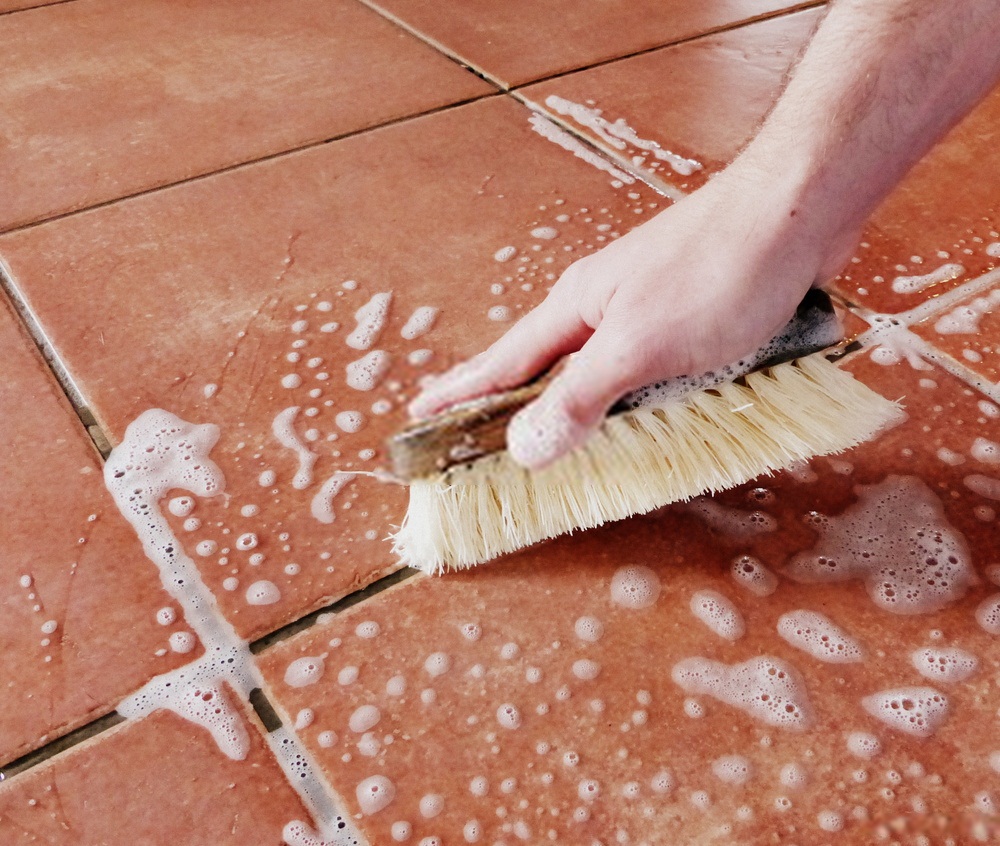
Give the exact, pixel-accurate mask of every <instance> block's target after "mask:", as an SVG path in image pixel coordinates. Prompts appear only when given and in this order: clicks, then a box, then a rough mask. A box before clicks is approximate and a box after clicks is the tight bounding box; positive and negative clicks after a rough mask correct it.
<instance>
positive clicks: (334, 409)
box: [0, 98, 665, 639]
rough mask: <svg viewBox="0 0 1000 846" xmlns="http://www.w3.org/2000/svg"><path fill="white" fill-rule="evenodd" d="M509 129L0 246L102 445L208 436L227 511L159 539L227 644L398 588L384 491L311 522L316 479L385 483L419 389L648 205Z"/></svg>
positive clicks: (389, 144) (484, 126)
mask: <svg viewBox="0 0 1000 846" xmlns="http://www.w3.org/2000/svg"><path fill="white" fill-rule="evenodd" d="M536 117H537V116H536ZM530 118H531V113H530V112H529V111H528V110H526V109H525V108H523V107H522V106H520V105H519V104H517V103H515V102H513V101H512V100H510V99H506V98H505V99H500V98H494V99H490V100H485V101H480V102H477V103H473V104H470V105H467V106H463V107H461V108H458V109H454V110H449V111H447V112H442V113H439V114H436V115H433V116H428V117H425V118H418V119H415V120H412V121H408V122H406V123H403V124H399V125H396V126H393V127H386V128H383V129H379V130H375V131H373V132H370V133H367V134H365V135H361V136H357V137H354V138H350V139H344V140H342V141H339V142H336V143H334V144H330V145H324V146H323V147H320V148H315V149H311V150H307V151H302V152H300V153H296V154H293V155H290V156H286V157H282V158H278V159H273V160H271V161H268V162H264V163H260V164H256V165H253V166H248V167H246V168H241V169H238V170H234V171H230V172H228V173H225V174H220V175H216V176H213V177H211V178H209V179H205V180H200V181H197V182H193V183H189V184H186V185H183V186H176V187H174V188H170V189H166V190H164V191H161V192H157V193H154V194H150V195H146V196H143V197H138V198H133V199H131V200H128V201H124V202H120V203H115V204H112V205H109V206H107V207H105V208H102V209H98V210H93V211H90V212H86V213H83V214H79V215H73V216H71V217H68V218H65V219H62V220H59V221H54V222H51V223H48V224H45V225H42V226H39V227H35V228H32V229H30V230H26V231H24V232H19V233H12V234H8V235H7V236H4V237H2V238H0V254H2V255H3V256H4V258H5V260H6V261H7V263H8V264H9V266H10V268H11V271H12V275H13V277H14V279H15V282H16V284H17V285H18V286H19V288H20V289H21V290H22V291H23V293H24V294H25V296H26V297H27V299H28V300H29V301H30V303H31V307H32V308H33V309H34V310H35V313H36V314H37V315H38V316H39V319H40V321H41V324H42V325H43V326H44V328H45V331H46V333H47V335H48V337H49V338H50V339H51V341H52V343H53V345H54V347H55V348H56V350H57V351H58V353H59V355H60V356H61V358H62V360H63V361H64V362H65V363H66V365H67V367H68V369H69V370H70V372H71V373H72V374H73V376H74V378H75V380H76V382H77V384H78V385H79V386H80V388H81V391H82V392H83V394H84V396H85V398H86V401H87V402H88V404H89V405H90V407H91V409H92V410H93V412H94V413H95V415H96V416H97V417H98V419H99V420H100V421H101V422H102V423H103V424H104V425H105V426H106V428H107V430H108V431H109V432H110V433H111V436H112V439H113V440H115V441H120V440H121V439H122V438H123V436H124V433H125V429H126V427H127V426H128V425H129V423H131V422H132V421H133V420H134V419H136V418H137V417H138V416H139V415H140V414H141V413H143V412H145V411H146V410H147V409H150V408H152V407H160V408H164V409H166V410H167V411H170V412H172V413H174V414H176V415H179V416H180V417H182V418H184V419H185V420H188V421H190V422H192V423H215V424H218V425H219V426H220V427H221V429H222V435H221V440H220V441H219V443H218V445H217V446H215V447H214V449H213V451H212V455H211V457H212V459H213V460H214V461H216V462H217V463H218V464H219V465H220V466H221V467H222V470H223V473H224V475H225V477H226V485H227V487H226V494H225V495H224V496H218V497H214V498H210V499H202V500H199V501H198V502H197V504H196V505H195V507H194V510H193V511H190V506H188V508H187V510H184V509H180V511H183V513H180V512H179V513H178V514H170V515H168V517H169V519H170V520H171V521H172V525H173V526H174V530H175V531H176V533H177V535H178V536H179V537H180V538H182V539H183V540H182V543H183V544H185V545H186V546H187V545H189V547H190V548H189V552H193V553H196V554H194V555H193V557H194V558H195V559H196V560H197V561H199V563H200V566H201V572H202V576H203V578H204V580H205V582H206V583H207V584H208V585H209V587H210V588H211V589H212V590H213V591H214V592H215V594H216V596H217V598H218V602H219V604H220V606H221V607H222V608H223V610H224V612H225V614H226V615H227V617H228V618H229V619H230V620H231V621H232V622H233V624H234V625H235V626H236V628H237V630H238V632H239V633H240V635H241V636H242V637H245V638H248V639H252V638H255V637H258V636H259V635H261V634H263V633H265V632H267V631H271V630H273V629H274V628H276V627H279V626H281V625H283V624H284V623H287V622H289V621H291V620H294V619H296V618H297V617H299V616H301V615H302V614H305V613H307V612H308V611H311V610H313V609H315V608H319V607H322V606H323V605H325V604H327V603H329V602H332V601H333V600H335V599H337V598H339V597H342V596H344V595H345V594H347V593H350V592H352V591H353V590H356V589H357V588H359V587H361V586H363V585H365V584H367V583H369V582H370V581H372V580H373V579H375V578H377V577H378V576H380V575H382V574H384V573H386V572H388V571H391V570H393V569H395V568H396V567H397V566H398V565H397V563H396V562H395V560H394V558H393V556H392V555H391V554H390V550H389V545H388V544H387V543H385V542H384V538H385V537H386V534H387V532H388V531H389V529H390V526H391V525H393V524H396V523H398V522H399V521H400V520H401V518H402V513H403V506H404V499H405V497H404V492H403V490H402V489H401V488H399V487H398V486H395V485H386V484H380V483H378V482H377V481H375V480H373V479H370V478H365V477H357V478H356V479H355V480H354V481H353V482H352V483H351V484H349V485H348V486H347V487H345V488H344V489H343V491H342V492H340V493H339V495H338V496H337V499H336V501H335V504H334V505H333V506H332V510H331V506H330V502H331V501H332V499H333V497H334V495H335V493H336V492H337V490H338V488H339V486H340V485H341V482H342V480H343V479H344V478H345V477H343V476H336V475H335V474H336V473H338V472H345V473H354V472H357V471H364V472H371V471H374V470H375V469H376V468H377V467H379V466H380V465H381V464H382V463H384V454H383V452H382V447H381V444H382V441H383V439H384V438H385V437H386V436H387V435H389V434H390V433H392V432H394V431H395V430H396V429H398V428H399V427H401V425H402V424H403V422H404V420H405V412H404V408H405V400H406V398H407V397H408V396H412V394H413V392H414V387H415V383H416V380H417V379H418V378H419V376H420V375H421V374H423V373H425V372H427V370H428V369H429V368H433V369H435V370H436V369H439V368H443V367H444V366H446V365H447V364H448V363H449V362H450V361H452V360H456V359H457V358H459V357H464V356H466V355H469V354H472V353H473V352H477V351H479V350H480V349H482V348H483V347H484V346H485V345H487V344H488V343H489V342H490V341H491V340H493V339H494V338H496V337H498V336H499V335H500V334H501V333H502V332H503V330H504V329H505V328H506V327H507V326H508V325H509V321H510V320H512V319H513V318H514V317H516V316H518V315H519V314H520V313H522V312H523V311H524V310H526V309H528V308H530V307H531V306H533V305H534V304H535V303H537V302H538V301H540V299H541V298H542V296H543V295H544V293H545V289H546V287H547V286H548V285H549V284H551V282H552V280H554V279H555V278H556V277H557V275H558V274H559V272H561V270H562V269H563V268H565V267H566V266H567V265H568V264H569V263H570V261H571V260H573V259H574V258H576V257H579V256H580V255H582V254H585V253H587V252H588V251H591V250H593V249H595V248H596V247H598V246H600V245H601V244H602V243H606V242H607V241H609V240H610V239H612V238H614V237H616V236H617V234H618V233H619V232H624V231H626V230H627V228H629V227H630V226H631V225H632V222H633V221H638V220H641V219H642V217H643V215H648V214H652V213H653V212H654V211H655V210H656V209H657V208H659V207H662V205H663V204H664V202H665V201H664V200H663V198H661V197H659V196H657V195H656V194H655V193H654V192H652V191H651V190H650V189H648V188H646V187H645V186H640V185H638V184H632V185H624V184H621V183H618V181H617V180H615V179H614V176H615V174H614V173H609V172H607V171H606V170H605V171H602V170H600V169H598V168H596V167H592V166H591V165H590V164H588V163H586V162H584V161H582V160H580V159H578V158H575V157H574V156H572V155H571V154H570V153H568V152H566V150H564V149H562V148H561V147H560V146H559V145H558V144H555V143H551V142H550V141H548V140H546V139H545V138H542V137H540V136H539V135H538V134H536V133H535V132H533V131H532V124H531V123H530V122H529V119H530ZM605 165H606V167H609V168H610V165H607V164H606V163H605ZM611 170H612V171H613V170H614V169H613V168H611ZM619 175H620V176H623V177H625V176H626V175H624V174H619ZM611 182H616V183H617V184H619V186H620V187H618V188H615V187H613V186H612V185H611V184H610V183H611ZM501 259H504V260H501ZM68 280H73V283H72V284H67V282H68ZM387 292H392V299H391V303H390V305H389V309H388V315H387V322H386V324H385V327H384V331H383V333H382V336H381V338H380V339H379V340H378V342H377V343H374V341H373V345H374V347H373V349H367V347H366V344H367V343H368V340H369V339H367V338H362V337H361V334H364V333H360V334H359V333H358V331H357V329H356V323H357V321H356V317H355V315H356V314H357V313H358V311H359V310H361V309H368V311H369V313H368V314H367V316H363V319H362V323H367V322H369V321H373V322H377V320H378V315H377V314H376V312H377V311H378V310H379V304H380V303H383V304H384V302H385V301H386V298H384V297H379V296H376V295H381V294H385V293H387ZM420 308H431V309H439V310H440V313H439V314H438V315H436V319H435V321H434V325H433V326H432V327H431V328H430V329H429V331H428V332H427V334H426V335H421V334H420V333H421V332H422V331H423V329H424V328H427V327H426V326H425V325H424V324H422V323H421V319H420V318H421V315H427V314H428V312H418V309H420ZM414 315H417V318H416V320H411V318H413V316H414ZM375 348H377V349H378V350H381V351H382V352H380V353H377V352H376V351H375ZM387 361H388V369H387V370H385V372H384V373H383V372H382V371H383V370H384V369H385V365H386V362H387ZM352 362H361V363H360V364H356V365H352ZM348 365H351V366H350V367H349V368H348ZM368 388H371V389H370V390H368ZM314 456H315V458H314ZM313 461H315V466H314V467H313V468H312V472H311V473H309V474H304V472H303V471H304V470H305V469H307V468H308V465H309V464H310V463H312V462H313ZM306 475H309V476H311V479H309V478H306ZM328 481H329V484H326V483H327V482H328ZM261 603H264V604H261Z"/></svg>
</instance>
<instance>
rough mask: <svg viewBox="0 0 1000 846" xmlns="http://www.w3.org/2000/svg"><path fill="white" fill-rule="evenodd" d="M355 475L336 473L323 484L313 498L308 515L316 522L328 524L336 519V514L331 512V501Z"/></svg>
mask: <svg viewBox="0 0 1000 846" xmlns="http://www.w3.org/2000/svg"><path fill="white" fill-rule="evenodd" d="M355 475H356V474H355V473H344V472H341V471H338V472H336V473H334V474H333V475H332V476H331V477H330V478H329V479H327V480H326V481H325V482H324V483H323V486H322V487H321V488H320V489H319V490H318V491H317V492H316V494H315V495H314V496H313V498H312V502H311V503H310V506H309V510H310V513H311V514H312V516H313V517H314V518H315V519H316V520H319V522H320V523H327V524H329V523H332V522H333V521H334V520H336V519H337V514H336V512H335V511H334V510H333V501H334V500H335V499H336V498H337V494H339V493H340V492H341V491H342V490H343V489H344V487H345V486H346V485H347V483H348V482H350V481H351V480H352V479H353V478H354V477H355Z"/></svg>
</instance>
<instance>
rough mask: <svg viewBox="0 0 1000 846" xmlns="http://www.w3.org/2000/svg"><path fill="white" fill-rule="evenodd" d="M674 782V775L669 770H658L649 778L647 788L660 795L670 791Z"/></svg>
mask: <svg viewBox="0 0 1000 846" xmlns="http://www.w3.org/2000/svg"><path fill="white" fill-rule="evenodd" d="M674 784H675V782H674V776H673V773H671V772H670V770H659V771H658V772H657V773H655V774H654V775H653V777H652V778H651V779H650V780H649V789H650V790H652V791H653V793H658V794H660V795H661V796H662V795H664V794H667V793H670V792H671V791H672V790H673V789H674Z"/></svg>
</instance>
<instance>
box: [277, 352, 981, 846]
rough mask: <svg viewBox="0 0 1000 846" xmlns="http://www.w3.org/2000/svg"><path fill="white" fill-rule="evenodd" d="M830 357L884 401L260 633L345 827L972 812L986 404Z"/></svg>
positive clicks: (889, 825) (614, 835) (490, 835)
mask: <svg viewBox="0 0 1000 846" xmlns="http://www.w3.org/2000/svg"><path fill="white" fill-rule="evenodd" d="M849 366H850V368H851V369H852V370H854V371H855V372H856V373H857V374H858V375H859V376H860V377H861V378H862V379H864V380H866V381H869V382H872V383H874V384H876V385H878V386H879V388H880V390H881V391H882V392H883V393H885V394H886V395H887V396H891V395H905V396H906V397H907V405H908V411H909V419H908V420H907V421H906V422H905V423H903V424H902V425H900V426H898V427H896V428H895V429H893V430H891V431H889V432H887V433H885V434H884V435H883V436H882V437H881V438H880V439H879V440H877V441H876V442H874V443H871V444H869V445H866V446H863V447H861V448H859V449H857V450H855V451H853V452H851V453H848V454H846V455H844V456H842V457H841V458H839V459H833V460H828V459H816V460H814V461H813V462H812V463H811V465H810V466H808V467H801V468H796V469H795V470H794V471H793V472H788V473H782V474H780V475H778V476H777V477H775V478H773V479H769V480H762V481H759V482H758V483H756V485H754V484H751V485H747V486H744V487H743V488H741V489H738V490H736V491H733V492H731V493H729V494H727V495H725V496H723V497H720V498H719V499H718V500H716V501H714V502H709V503H708V504H706V503H704V502H702V503H701V504H700V505H698V506H697V507H694V508H692V507H673V508H667V509H663V510H662V511H661V512H659V513H657V514H654V515H650V516H647V517H643V518H636V519H633V520H632V521H629V522H627V523H619V524H615V525H612V526H606V527H604V528H603V529H598V530H592V531H590V532H586V533H583V534H581V535H577V536H575V537H572V538H564V539H560V540H558V541H554V542H550V543H547V544H543V545H540V546H538V547H535V548H533V549H531V550H528V551H524V552H522V553H520V554H518V555H516V556H512V557H511V558H509V559H507V560H505V561H502V562H494V563H492V564H489V565H486V566H482V567H480V568H477V569H475V570H473V571H470V572H465V573H459V574H449V575H447V576H445V577H442V578H439V579H429V578H423V577H421V578H420V579H414V580H412V581H408V582H405V583H403V584H402V585H400V586H397V587H395V588H392V589H390V590H389V591H386V592H385V593H383V594H380V595H378V596H376V597H374V598H373V599H371V600H369V601H366V602H364V603H362V604H360V605H357V606H355V607H353V608H351V609H349V610H348V611H346V612H344V613H343V614H339V615H336V616H334V617H331V618H328V619H326V620H324V621H323V622H322V623H321V624H319V625H317V626H316V627H315V628H313V629H312V630H309V631H306V632H304V633H302V634H300V635H297V636H296V637H294V638H292V639H290V640H288V641H286V642H284V643H282V644H279V645H277V646H276V647H274V648H272V649H270V650H268V651H267V652H265V653H264V654H263V655H261V656H259V657H258V660H259V662H260V663H261V665H262V667H263V670H264V673H265V676H266V678H267V679H268V682H269V685H270V687H271V690H272V693H273V696H274V698H276V699H277V700H278V701H279V702H280V705H281V709H282V710H283V712H284V714H285V716H286V718H287V719H288V720H290V721H294V720H296V719H301V715H302V711H303V709H310V710H311V711H312V714H311V716H312V717H313V718H314V719H313V722H312V723H311V725H309V726H308V727H306V728H305V729H303V730H302V731H301V733H300V734H301V736H302V737H303V738H304V740H305V742H306V744H307V746H308V747H309V748H310V749H311V751H312V752H313V754H314V755H315V756H316V758H317V759H318V760H319V762H320V763H321V766H322V767H323V769H324V771H325V772H326V774H327V776H328V778H329V779H330V781H331V783H332V784H333V786H334V787H335V789H336V790H337V791H338V792H339V793H340V794H341V795H342V796H343V797H344V799H345V802H346V804H347V806H348V807H349V808H350V809H351V810H352V811H353V812H354V813H355V815H356V818H357V820H358V823H359V825H360V826H361V828H362V829H363V830H364V832H365V833H366V835H367V836H368V837H369V838H370V839H371V840H372V841H373V842H389V841H390V838H392V837H393V832H394V831H395V832H396V833H397V835H399V834H401V833H402V832H404V831H409V832H410V837H411V839H412V840H414V841H417V840H419V839H420V838H424V837H435V836H436V837H439V838H441V839H442V841H443V842H445V843H449V842H462V840H463V838H465V839H468V837H469V836H470V835H469V833H470V832H475V831H478V832H479V833H480V839H479V840H478V841H477V840H475V839H473V840H472V841H470V842H486V843H492V842H495V841H496V840H498V839H503V840H505V841H513V842H517V841H518V839H525V840H527V841H529V842H547V841H548V840H550V839H551V840H552V841H553V842H591V840H592V839H594V838H596V839H598V840H600V841H601V842H605V843H607V842H633V843H659V842H715V841H716V840H717V841H718V842H733V838H738V839H739V841H740V842H755V843H756V842H771V840H770V837H771V835H772V834H773V833H776V834H777V836H778V840H777V841H776V842H786V841H787V842H796V843H802V842H807V843H821V842H827V840H826V838H827V836H828V833H832V832H835V831H838V830H842V832H843V834H842V835H841V836H842V837H847V838H848V839H849V840H850V842H875V841H876V840H878V839H884V838H888V837H892V839H895V840H896V841H898V842H905V843H917V842H922V841H920V840H918V839H917V838H918V837H919V836H921V835H923V836H927V837H933V838H935V839H934V840H933V841H932V842H937V840H938V839H939V838H941V837H944V836H950V837H953V838H955V841H954V842H971V840H972V839H973V838H977V839H982V838H984V837H985V838H987V839H988V838H990V837H994V836H996V829H995V826H994V822H993V816H992V815H993V813H994V811H993V807H994V805H993V803H994V802H995V801H996V796H995V791H994V790H993V786H994V785H995V780H996V773H995V769H994V768H995V767H997V766H998V765H1000V764H998V758H1000V756H996V755H995V754H994V753H995V752H996V750H998V749H1000V732H998V731H997V730H996V727H995V721H994V720H993V714H994V712H995V711H996V708H997V706H998V704H1000V703H998V701H997V695H996V691H995V686H994V685H993V682H992V679H993V676H994V675H995V673H996V670H997V666H998V665H997V657H996V650H995V649H994V648H993V647H994V639H995V636H996V635H995V634H994V633H992V632H994V631H996V630H997V629H996V626H995V624H994V623H993V622H991V620H992V617H990V614H989V608H991V607H992V605H991V603H993V602H995V601H996V598H997V596H998V594H997V592H996V587H995V586H993V584H991V580H993V579H996V578H997V571H996V569H995V565H996V563H997V562H996V558H995V537H996V522H995V520H996V517H995V512H994V509H995V507H996V502H995V501H994V500H992V499H990V498H989V497H984V496H982V495H981V494H980V493H975V492H973V491H971V490H970V489H969V488H968V487H967V485H966V480H967V478H968V477H969V475H970V474H978V475H981V476H987V475H990V476H991V477H995V476H997V475H998V474H997V473H996V467H995V466H993V465H991V464H990V463H989V462H987V463H983V462H978V463H977V462H975V461H974V460H973V459H971V458H969V457H968V456H969V453H970V450H971V449H972V447H973V444H974V443H975V439H976V438H977V437H981V438H992V439H993V441H994V442H995V441H997V440H1000V420H998V419H997V414H996V406H994V405H982V404H981V402H982V398H981V397H980V396H978V395H976V394H974V393H973V392H972V391H970V390H967V389H965V388H964V387H963V386H962V385H961V384H960V383H958V382H957V381H955V380H954V379H952V378H951V377H950V376H948V375H947V374H946V373H944V372H942V371H940V370H937V369H934V368H931V369H928V370H926V371H924V370H919V371H918V370H913V369H911V368H910V367H909V366H908V365H906V364H902V365H898V366H895V367H882V366H880V365H878V364H874V363H872V362H871V361H870V360H869V359H868V358H867V356H860V357H857V358H855V359H854V360H853V361H852V362H851V363H850V365H849ZM949 453H955V454H963V455H965V456H967V458H966V464H965V465H964V466H960V465H956V464H953V463H950V462H948V461H942V460H941V458H940V457H939V456H941V455H945V456H947V455H948V454H949ZM993 484H994V485H995V486H997V485H1000V481H997V480H994V483H993ZM997 495H1000V494H997ZM823 515H825V516H823ZM838 538H839V539H838ZM862 538H864V539H866V540H859V539H862ZM743 556H752V557H751V558H750V559H747V558H744V557H743ZM931 558H933V559H934V563H929V560H928V559H931ZM830 573H833V576H830V575H829V574H830ZM852 574H853V575H852ZM704 591H715V592H716V594H717V596H711V595H709V596H706V595H705V594H704V593H702V592H704ZM696 608H697V609H698V613H695V609H696ZM984 608H985V610H983V609H984ZM803 612H809V613H811V614H813V615H815V614H819V615H822V617H821V618H819V620H818V621H817V618H816V617H815V616H812V617H810V616H809V615H808V614H804V613H803ZM977 613H978V615H979V617H980V618H981V619H982V620H983V623H980V622H977ZM830 622H832V623H833V624H835V625H836V626H837V627H839V630H838V629H833V628H830V627H829V623H830ZM984 626H985V627H986V628H984ZM987 628H988V629H989V631H988V630H987ZM779 633H780V634H779ZM927 650H929V651H927ZM951 650H960V651H958V652H955V651H951ZM832 658H837V659H840V660H839V662H837V663H831V659H832ZM857 658H860V659H861V660H849V659H857ZM845 659H848V660H845ZM712 662H719V663H712ZM309 667H311V668H312V669H311V670H309V671H306V670H307V669H308V668H309ZM972 667H974V669H971V672H970V668H972ZM754 673H756V674H754ZM727 674H728V676H727ZM918 688H933V690H932V691H930V692H928V691H927V690H916V689H918ZM887 691H894V692H895V693H894V695H892V696H889V695H886V697H885V701H884V702H880V701H878V700H877V697H879V696H880V695H881V694H885V693H886V692H887ZM865 701H867V702H868V708H866V707H865V705H864V704H863V703H864V702H865ZM880 706H883V707H880ZM900 714H903V715H904V716H900ZM911 717H912V719H911ZM387 800H388V801H387ZM765 838H767V840H766V841H765ZM923 842H926V841H923ZM941 842H944V841H943V840H942V841H941Z"/></svg>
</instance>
